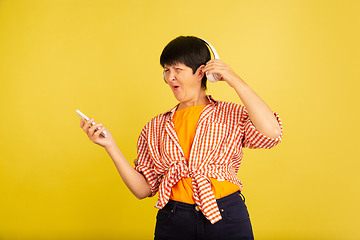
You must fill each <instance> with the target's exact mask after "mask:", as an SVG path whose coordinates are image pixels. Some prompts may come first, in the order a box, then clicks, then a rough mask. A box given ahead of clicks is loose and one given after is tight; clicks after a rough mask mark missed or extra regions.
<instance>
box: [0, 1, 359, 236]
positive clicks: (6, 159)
mask: <svg viewBox="0 0 360 240" xmlns="http://www.w3.org/2000/svg"><path fill="white" fill-rule="evenodd" d="M359 12H360V1H356V0H355V1H342V0H339V1H328V0H324V1H312V0H306V1H305V0H304V1H301V0H298V1H295V0H294V1H287V0H286V1H285V0H284V1H279V0H275V1H274V0H272V1H270V0H269V1H250V0H248V1H246V0H233V1H194V0H191V1H190V0H183V1H172V0H166V1H165V0H158V1H130V0H128V1H115V0H113V1H110V0H103V1H95V0H88V1H85V0H83V1H80V0H43V1H39V0H2V1H0V82H1V85H0V91H1V92H0V239H1V240H7V239H152V238H153V231H154V224H155V215H156V209H155V208H154V207H153V206H154V205H155V202H156V198H148V199H145V200H141V201H139V200H137V199H136V198H135V197H134V196H132V194H131V193H130V191H128V190H127V188H126V186H125V185H124V184H123V182H122V180H121V179H120V177H119V175H118V173H117V171H116V169H115V167H114V166H113V163H112V161H111V159H110V158H109V157H108V156H107V155H106V152H105V151H104V150H103V149H102V148H101V147H99V146H96V145H94V144H92V143H91V142H90V141H89V140H88V139H87V137H86V136H85V134H84V133H83V132H82V130H81V129H80V128H79V119H78V117H77V116H76V114H75V110H76V109H80V110H81V111H82V112H84V113H85V114H86V115H88V116H89V117H93V118H95V120H96V121H97V122H102V123H104V125H105V126H106V127H107V128H108V129H109V130H110V131H111V132H112V134H113V135H114V137H115V139H116V140H117V143H118V145H119V146H120V148H121V150H122V151H123V153H124V155H125V156H126V157H127V159H128V160H129V161H132V160H133V159H134V158H136V141H137V138H138V134H139V133H140V131H141V129H142V127H143V126H144V125H145V124H146V123H147V122H148V121H149V120H150V119H151V118H152V117H153V116H155V115H157V114H159V113H161V112H164V111H166V110H168V109H170V108H171V107H173V106H174V105H175V104H176V100H175V98H174V97H173V95H172V93H171V91H170V89H168V86H167V85H166V84H164V82H163V80H162V68H161V67H160V64H159V56H160V53H161V51H162V49H163V47H164V46H165V45H166V44H167V43H168V42H169V41H170V40H172V39H173V38H175V37H177V36H179V35H196V36H199V37H202V38H204V39H206V40H208V41H209V42H210V43H211V44H212V45H213V46H214V47H215V48H216V50H217V51H218V53H219V55H220V57H221V59H222V60H223V61H224V62H225V63H228V64H229V65H230V66H231V67H232V68H233V69H234V70H235V71H236V72H237V73H238V74H239V75H240V76H241V77H242V78H243V79H244V80H245V81H246V82H247V83H248V84H249V85H250V86H252V87H253V89H254V90H255V91H256V92H257V93H258V94H259V95H260V96H261V97H262V98H263V99H264V100H265V101H266V102H267V103H268V104H269V105H270V107H271V108H272V109H273V110H274V111H277V112H278V113H279V114H280V116H281V118H282V121H283V124H284V130H285V133H284V139H283V142H282V143H281V144H280V145H279V146H277V147H276V148H274V149H272V150H270V151H269V150H245V156H244V160H243V164H242V167H241V168H240V172H239V174H238V176H239V178H240V179H241V180H242V181H243V183H244V191H243V192H244V195H245V196H246V203H247V205H248V208H249V211H250V215H251V219H252V223H253V227H254V234H255V238H256V239H259V240H260V239H327V240H329V239H360V228H359V226H360V220H359V219H360V218H359V216H360V207H359V202H360V194H359V151H358V150H357V149H358V143H359V134H360V132H359V121H360V119H359V107H358V104H359V90H360V89H359V80H360V73H359V65H360V64H359V63H360V61H359V60H360V58H359V56H360V44H359V43H360V37H359V29H360V17H359ZM208 93H209V94H211V95H213V97H214V98H215V99H219V100H227V101H233V102H236V103H241V102H240V100H239V99H238V97H237V95H236V93H235V91H233V90H232V89H231V88H230V87H229V86H227V85H226V84H225V83H215V84H209V90H208Z"/></svg>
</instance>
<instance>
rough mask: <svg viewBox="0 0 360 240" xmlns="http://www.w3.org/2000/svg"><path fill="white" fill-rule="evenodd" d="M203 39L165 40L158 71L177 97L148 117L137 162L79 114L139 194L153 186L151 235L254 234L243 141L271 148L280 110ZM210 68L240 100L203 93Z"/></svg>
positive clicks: (143, 195) (246, 236)
mask: <svg viewBox="0 0 360 240" xmlns="http://www.w3.org/2000/svg"><path fill="white" fill-rule="evenodd" d="M208 46H211V45H208V43H207V42H206V41H204V40H202V39H200V38H197V37H193V36H187V37H184V36H180V37H178V38H175V39H174V40H172V41H171V42H170V43H168V45H167V46H166V47H165V48H164V50H163V52H162V54H161V57H160V64H161V65H162V67H163V68H164V72H163V77H164V80H165V82H166V83H167V84H168V85H169V87H170V89H171V90H172V92H173V94H174V96H175V98H176V99H177V101H178V102H179V103H178V104H177V105H176V106H175V107H173V108H172V109H170V110H169V111H167V112H165V113H162V114H159V115H158V116H156V117H154V118H153V119H151V121H150V122H148V123H147V124H146V125H145V127H144V128H143V130H142V131H141V133H140V136H139V140H138V159H137V160H136V162H135V168H133V167H132V166H131V165H130V164H129V162H128V161H127V160H126V159H125V157H124V156H123V154H122V153H121V151H120V150H119V148H118V147H117V145H116V143H115V140H114V139H113V137H112V135H111V134H110V132H109V131H108V130H106V129H105V127H104V126H102V124H101V123H100V124H95V125H93V126H92V123H93V122H94V120H93V119H90V120H89V121H87V122H85V120H84V119H83V118H82V119H81V123H80V124H81V127H82V129H83V130H84V131H85V132H86V133H87V135H88V137H89V138H90V140H91V141H93V142H94V143H96V144H99V145H100V146H102V147H104V148H105V150H106V151H107V152H108V154H109V155H110V157H111V159H112V160H113V162H114V164H115V166H116V168H117V170H118V172H119V173H120V176H121V177H122V179H123V181H124V182H125V184H126V185H127V187H128V188H129V189H130V191H131V192H132V193H133V194H134V195H135V196H136V197H137V198H139V199H142V198H146V197H148V196H154V195H155V194H156V193H158V201H157V203H156V206H155V207H157V208H159V211H158V214H157V222H156V227H155V239H159V240H160V239H187V240H189V239H206V240H208V239H253V232H252V227H251V222H250V218H249V214H248V211H247V208H246V205H245V199H244V197H243V195H242V194H241V190H242V183H241V181H240V180H239V179H238V178H237V175H236V174H237V172H238V170H239V167H240V164H241V160H242V156H243V153H242V148H243V147H248V148H272V147H274V146H275V145H276V144H278V143H279V142H280V141H281V138H282V125H281V121H280V118H279V116H278V115H277V114H276V113H274V112H272V111H271V110H270V108H269V107H268V106H267V104H266V103H265V102H264V101H263V100H262V99H261V98H260V97H259V96H258V95H257V94H256V93H255V92H254V91H253V90H252V89H251V88H250V87H249V86H248V85H247V84H246V83H245V82H244V81H243V80H242V79H241V78H240V77H239V76H238V75H237V74H236V73H235V72H234V71H233V70H232V69H231V68H230V67H229V66H228V65H227V64H225V63H223V62H222V61H220V60H219V59H213V60H211V57H210V51H209V48H208ZM209 74H219V75H221V79H220V81H225V82H226V83H227V84H228V85H229V86H230V87H231V88H233V89H234V90H235V91H236V93H237V94H238V96H239V98H240V99H241V101H242V102H243V104H244V106H243V105H238V104H235V103H231V102H223V101H217V100H214V99H213V98H212V97H211V96H209V95H206V81H207V75H209ZM102 131H106V132H107V137H103V136H102V135H100V133H101V132H102Z"/></svg>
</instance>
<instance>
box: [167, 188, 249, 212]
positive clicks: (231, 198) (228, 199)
mask: <svg viewBox="0 0 360 240" xmlns="http://www.w3.org/2000/svg"><path fill="white" fill-rule="evenodd" d="M239 200H241V201H244V202H245V197H244V195H242V193H241V192H240V191H236V192H234V193H232V194H230V195H227V196H225V197H222V198H219V199H216V203H217V204H218V206H219V207H221V206H224V205H227V204H230V203H233V202H236V201H239ZM196 206H197V205H196V204H190V203H184V202H179V201H174V200H171V199H170V200H169V202H168V203H167V204H166V205H165V207H164V208H167V209H172V210H174V211H175V209H176V208H181V209H184V210H186V209H189V210H194V208H196Z"/></svg>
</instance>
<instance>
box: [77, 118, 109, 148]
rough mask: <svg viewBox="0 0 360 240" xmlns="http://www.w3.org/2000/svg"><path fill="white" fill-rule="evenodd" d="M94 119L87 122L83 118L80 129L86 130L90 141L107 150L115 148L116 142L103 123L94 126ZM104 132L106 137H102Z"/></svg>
mask: <svg viewBox="0 0 360 240" xmlns="http://www.w3.org/2000/svg"><path fill="white" fill-rule="evenodd" d="M93 122H94V119H89V120H88V121H85V118H84V117H82V118H81V120H80V127H81V128H82V129H83V130H84V132H85V133H86V134H87V136H88V137H89V139H90V140H91V141H92V142H93V143H96V144H98V145H100V146H102V147H104V148H106V149H108V148H111V147H113V146H115V145H116V144H115V140H114V138H113V137H112V135H111V133H110V132H109V131H108V130H107V129H106V128H105V127H104V126H103V125H102V123H96V124H94V125H92V123H93ZM103 131H105V132H106V137H104V136H103V135H100V134H101V133H102V132H103Z"/></svg>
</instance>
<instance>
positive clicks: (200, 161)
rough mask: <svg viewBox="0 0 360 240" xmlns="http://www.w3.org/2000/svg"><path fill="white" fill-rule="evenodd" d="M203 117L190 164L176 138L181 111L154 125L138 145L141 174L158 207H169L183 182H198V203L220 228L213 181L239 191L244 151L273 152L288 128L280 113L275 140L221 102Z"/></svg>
mask: <svg viewBox="0 0 360 240" xmlns="http://www.w3.org/2000/svg"><path fill="white" fill-rule="evenodd" d="M208 97H209V99H210V103H209V104H208V105H207V106H205V108H204V110H203V111H202V113H201V115H200V118H199V121H198V124H197V127H196V132H195V138H194V141H193V144H192V147H191V151H190V157H189V160H188V162H187V161H186V160H185V157H184V153H183V151H182V149H181V146H180V143H179V139H178V137H177V135H176V132H175V127H174V123H173V121H172V118H173V115H174V113H175V111H176V109H177V106H175V107H174V108H172V109H171V110H169V111H167V112H165V113H163V114H160V115H158V116H156V117H154V118H153V119H151V121H150V122H148V123H147V124H146V125H145V127H144V128H143V130H142V131H141V134H140V136H139V139H138V146H137V147H138V165H137V166H136V167H135V169H136V170H137V171H139V172H141V173H142V174H143V175H144V176H145V178H146V179H147V181H148V183H149V185H150V189H151V196H154V195H155V194H156V193H157V192H158V193H159V196H158V201H157V203H156V205H155V207H157V208H159V209H161V208H163V207H164V206H165V205H166V203H167V202H168V201H169V198H170V193H171V188H172V187H173V186H174V185H175V184H176V183H177V182H178V181H179V180H180V179H181V178H185V177H190V178H191V179H192V185H193V188H194V189H193V191H194V199H195V203H196V205H197V206H198V207H199V209H200V210H201V211H202V212H203V214H204V216H205V217H206V218H207V219H208V220H209V221H210V222H211V223H215V222H217V221H219V220H221V214H220V212H219V209H218V206H217V203H216V199H215V196H214V194H213V192H212V190H211V182H210V179H209V178H215V179H217V180H220V181H221V180H227V181H229V182H232V183H234V184H236V185H238V186H239V188H240V190H242V183H241V181H240V180H239V179H238V178H237V176H236V175H235V174H233V173H232V169H233V168H234V169H235V172H236V173H237V172H238V170H239V167H240V164H241V161H242V157H243V152H242V148H244V147H248V148H268V149H269V148H272V147H274V146H275V145H277V144H278V143H279V142H280V141H281V138H282V123H281V120H280V118H279V116H278V114H277V113H274V115H275V117H276V118H277V120H278V122H279V125H280V128H281V134H280V136H279V137H278V138H276V139H271V138H268V137H266V136H265V135H263V134H261V133H260V132H258V131H257V130H256V128H255V127H254V125H253V124H252V122H251V120H250V118H249V115H248V112H247V110H246V108H245V107H244V106H242V105H238V104H235V103H231V102H222V101H215V100H214V99H212V98H211V96H208Z"/></svg>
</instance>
